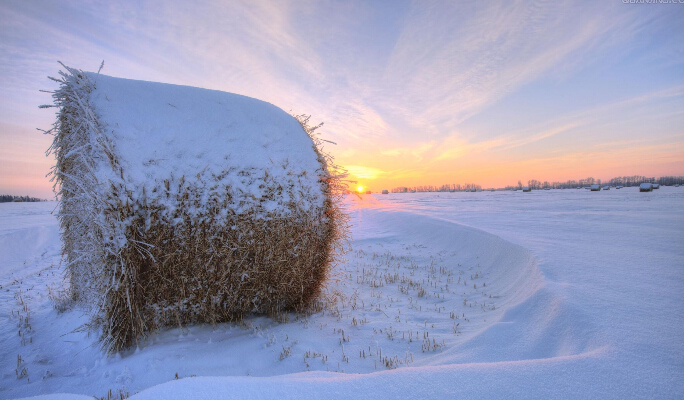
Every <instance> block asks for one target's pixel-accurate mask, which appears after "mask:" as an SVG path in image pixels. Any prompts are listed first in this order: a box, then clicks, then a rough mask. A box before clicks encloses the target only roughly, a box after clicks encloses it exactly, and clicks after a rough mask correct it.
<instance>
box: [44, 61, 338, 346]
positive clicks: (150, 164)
mask: <svg viewBox="0 0 684 400" xmlns="http://www.w3.org/2000/svg"><path fill="white" fill-rule="evenodd" d="M65 68H66V72H60V75H61V77H60V78H59V79H55V80H56V81H58V82H59V84H60V87H59V89H58V90H56V91H55V92H54V93H53V98H54V106H55V107H58V109H59V111H58V113H57V120H56V122H55V124H54V126H53V128H52V130H51V133H52V134H54V142H53V144H52V146H51V148H50V150H49V151H50V152H53V153H54V154H55V156H56V165H55V166H54V167H53V171H52V174H53V179H55V182H56V184H55V190H56V191H57V192H58V195H59V196H60V209H59V215H58V216H59V219H60V223H61V229H62V241H63V253H64V255H65V257H66V260H67V261H68V272H69V274H70V280H71V293H72V296H73V298H74V299H75V300H76V301H78V302H80V303H82V304H85V305H89V306H91V307H92V315H93V320H92V325H93V326H94V327H99V328H100V329H101V331H102V336H101V339H102V343H103V347H104V348H105V349H106V350H107V351H109V352H113V351H118V350H119V349H122V348H125V347H127V346H128V345H130V344H133V343H136V342H137V341H138V340H139V339H140V338H141V337H143V336H145V334H146V333H147V332H150V331H153V330H155V329H156V328H158V327H161V326H165V325H175V326H178V325H183V324H188V323H216V322H221V321H229V320H234V319H236V318H240V317H241V316H243V315H245V314H248V313H268V314H274V313H278V312H280V311H282V310H293V309H294V310H298V309H303V308H305V307H307V305H310V304H311V302H312V301H313V300H314V299H315V298H316V297H317V295H318V294H319V292H320V290H321V287H322V285H323V282H324V281H325V279H326V275H327V273H328V270H329V266H330V264H331V262H333V261H334V258H335V255H336V254H338V253H337V251H338V250H339V249H340V244H341V241H342V240H344V236H345V232H346V231H345V229H344V226H345V225H344V218H345V217H344V215H343V214H342V213H341V211H340V209H339V208H338V204H339V203H338V202H337V201H338V200H339V199H338V193H341V192H342V190H340V186H341V184H340V180H339V178H340V176H339V175H338V174H337V173H336V172H335V171H336V170H335V169H334V168H333V166H332V164H331V159H330V158H329V157H328V156H327V155H326V154H325V153H323V152H322V150H321V148H320V144H321V141H320V140H319V139H317V137H316V136H315V135H314V132H313V131H314V130H315V129H316V128H317V126H314V127H311V126H309V125H308V124H307V121H308V119H307V118H303V117H293V116H291V115H289V114H287V113H286V112H284V111H283V110H281V109H279V108H277V107H275V106H274V105H272V104H269V103H266V102H263V101H260V100H256V99H253V98H249V97H245V96H240V95H236V94H232V93H225V92H219V91H212V90H206V89H198V88H191V87H184V86H176V85H169V84H161V83H152V82H143V81H134V80H127V79H120V78H112V77H108V76H104V75H99V74H95V73H89V72H83V71H80V70H75V69H72V68H68V67H65ZM319 126H320V125H319Z"/></svg>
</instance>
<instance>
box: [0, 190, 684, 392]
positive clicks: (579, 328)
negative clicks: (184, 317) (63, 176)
mask: <svg viewBox="0 0 684 400" xmlns="http://www.w3.org/2000/svg"><path fill="white" fill-rule="evenodd" d="M346 206H347V210H348V212H349V214H350V216H351V218H352V223H353V236H354V241H353V242H352V247H353V250H352V251H351V252H350V253H348V254H347V260H346V261H345V262H344V263H342V264H341V265H339V266H338V269H337V271H336V272H337V282H333V283H331V287H330V288H329V292H330V293H333V294H336V295H337V300H336V302H335V303H334V306H333V307H328V308H327V309H325V310H323V311H321V312H319V313H316V314H313V315H309V316H297V315H295V314H289V317H288V319H287V320H283V321H280V322H275V321H272V320H269V319H267V318H261V317H259V318H252V319H249V320H247V321H246V322H245V324H244V326H235V325H230V324H218V325H217V326H214V327H212V326H193V327H189V328H186V329H183V330H180V329H177V328H173V329H166V330H164V331H161V332H158V333H157V334H155V335H152V336H151V337H150V338H148V340H147V341H146V342H145V343H144V344H142V345H141V346H140V348H138V349H135V350H131V351H128V352H124V353H119V354H118V355H117V356H115V357H109V358H107V357H106V356H105V355H104V354H103V353H102V352H101V351H99V350H98V349H97V346H96V339H95V338H94V337H93V336H89V335H88V334H87V333H85V332H82V331H78V330H77V329H76V328H78V327H79V326H80V325H81V324H82V323H84V322H85V321H86V319H85V317H84V316H83V315H82V313H81V312H80V311H79V310H68V311H65V312H62V313H59V312H58V311H56V310H54V309H53V308H52V303H51V302H50V300H49V298H48V293H47V292H48V291H47V287H51V288H52V290H58V289H59V288H60V287H64V285H65V283H64V282H63V281H62V278H61V273H62V272H63V266H60V264H59V242H58V240H57V235H56V232H57V230H58V226H57V221H56V220H55V219H54V218H53V217H51V216H50V215H49V213H50V211H52V209H53V208H54V207H55V205H54V203H52V204H50V203H23V204H14V203H10V204H2V205H0V244H2V246H3V247H2V248H3V249H5V251H6V252H8V253H7V257H3V258H2V259H1V261H0V285H1V286H2V288H1V289H0V297H1V298H2V301H1V302H0V307H1V308H0V360H1V364H0V368H1V370H2V372H3V375H2V378H1V379H0V398H20V397H26V396H37V395H48V396H45V397H41V399H46V400H47V399H49V400H57V399H59V400H62V399H67V398H68V399H80V398H83V397H80V396H81V395H88V396H92V395H96V396H99V397H101V396H105V397H106V395H107V392H108V391H109V390H110V389H111V390H113V392H114V393H118V391H120V390H121V391H124V392H127V393H130V394H131V399H134V400H147V399H158V398H164V399H185V398H207V399H219V398H220V399H233V398H234V399H238V398H254V399H269V398H276V397H277V398H290V399H295V398H325V399H353V398H376V399H394V398H435V399H453V398H461V397H465V398H548V399H555V398H558V399H565V398H607V399H624V398H658V399H674V398H680V397H681V394H682V393H684V333H683V331H682V327H683V326H684V313H682V312H681V305H682V304H684V290H683V289H684V248H683V247H682V246H681V243H683V242H684V190H683V189H681V188H674V187H662V188H661V189H659V191H657V192H652V193H640V192H639V189H638V188H636V187H631V188H629V187H628V188H624V189H622V190H614V191H605V192H604V191H601V192H599V193H591V192H589V191H586V190H549V191H534V192H532V193H526V194H523V193H521V192H478V193H441V194H421V193H416V194H389V195H377V196H374V195H371V196H364V197H363V198H362V199H359V198H357V197H355V196H349V197H348V198H347V201H346ZM41 231H42V233H41ZM25 249H35V252H34V250H30V251H29V250H25ZM39 253H40V254H39ZM22 259H23V260H24V261H21V260H22ZM459 278H460V281H459ZM466 281H467V282H466ZM490 295H491V298H490V297H489V296H490ZM452 316H453V318H452ZM456 317H458V318H456ZM25 318H28V323H29V325H30V328H29V327H27V326H26V324H25V321H26V320H25ZM17 330H19V331H20V332H21V333H22V334H23V336H21V335H17ZM409 335H410V338H411V339H409ZM428 338H429V340H427V339H428ZM22 340H23V341H24V342H25V343H22ZM17 355H19V356H20V358H21V362H19V365H18V360H17ZM15 369H16V370H18V372H17V373H15ZM23 369H25V370H26V374H25V375H23V376H21V377H18V376H19V375H20V374H21V371H22V370H23ZM342 371H344V373H343V372H342ZM176 376H177V377H178V378H179V379H175V377H176ZM50 393H75V395H73V396H68V395H61V394H55V395H49V394H50Z"/></svg>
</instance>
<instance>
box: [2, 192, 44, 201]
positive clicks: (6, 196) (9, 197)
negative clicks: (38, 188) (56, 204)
mask: <svg viewBox="0 0 684 400" xmlns="http://www.w3.org/2000/svg"><path fill="white" fill-rule="evenodd" d="M13 201H24V202H35V201H47V200H45V199H39V198H37V197H30V196H12V195H11V194H0V203H11V202H13Z"/></svg>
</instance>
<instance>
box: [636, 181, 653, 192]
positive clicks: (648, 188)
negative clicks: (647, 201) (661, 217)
mask: <svg viewBox="0 0 684 400" xmlns="http://www.w3.org/2000/svg"><path fill="white" fill-rule="evenodd" d="M639 191H640V192H652V191H653V184H651V183H642V184H640V185H639Z"/></svg>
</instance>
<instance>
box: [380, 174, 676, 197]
mask: <svg viewBox="0 0 684 400" xmlns="http://www.w3.org/2000/svg"><path fill="white" fill-rule="evenodd" d="M644 182H646V183H659V184H660V185H662V186H671V185H676V184H679V185H684V176H661V177H660V178H649V177H646V176H643V175H633V176H618V177H616V178H613V179H610V180H607V181H601V180H600V179H594V178H592V177H588V178H585V179H579V180H569V181H566V182H549V181H544V182H542V181H538V180H536V179H531V180H528V181H527V184H526V185H525V184H524V183H523V182H522V181H518V184H517V185H515V186H506V187H505V188H501V189H505V190H511V189H522V188H523V187H524V186H529V187H530V188H531V189H533V190H541V189H546V188H549V189H574V188H578V187H585V186H591V185H609V186H625V187H629V186H639V185H640V184H642V183H644ZM473 188H474V189H475V190H478V191H480V190H482V186H480V185H478V184H475V183H466V184H463V185H461V184H457V183H452V184H444V185H441V186H432V185H427V186H412V187H409V186H400V187H395V188H394V189H392V190H391V192H392V193H412V192H461V191H470V190H471V189H473ZM501 189H499V190H501Z"/></svg>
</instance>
